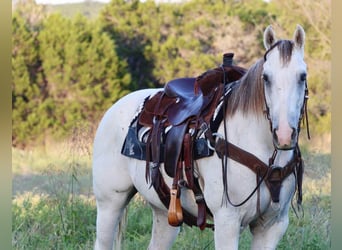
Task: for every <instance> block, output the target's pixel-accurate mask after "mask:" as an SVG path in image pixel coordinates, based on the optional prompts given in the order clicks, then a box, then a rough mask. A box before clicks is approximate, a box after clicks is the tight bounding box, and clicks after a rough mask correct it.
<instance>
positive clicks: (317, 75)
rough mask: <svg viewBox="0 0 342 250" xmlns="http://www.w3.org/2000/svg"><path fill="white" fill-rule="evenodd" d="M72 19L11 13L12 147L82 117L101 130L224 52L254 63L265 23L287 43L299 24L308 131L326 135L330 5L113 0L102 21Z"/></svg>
mask: <svg viewBox="0 0 342 250" xmlns="http://www.w3.org/2000/svg"><path fill="white" fill-rule="evenodd" d="M86 4H87V3H86ZM66 8H68V6H67V7H66ZM58 11H59V12H62V11H61V9H59V10H58ZM95 11H98V8H96V10H95ZM288 13H291V15H289V14H288ZM68 16H69V18H67V17H65V16H63V15H62V14H59V13H53V12H51V10H50V11H49V12H46V10H45V9H44V8H42V7H41V6H37V5H35V4H34V2H33V1H28V4H25V1H21V2H20V4H19V6H18V7H17V8H16V9H15V10H14V13H13V17H12V26H13V51H12V55H13V57H12V66H13V67H12V68H13V70H12V74H13V82H12V86H13V87H12V96H13V145H15V146H25V145H26V144H31V143H34V142H37V143H39V142H42V141H44V140H45V139H46V137H47V136H51V135H52V136H53V138H55V139H63V138H65V137H66V136H67V135H68V134H69V132H70V130H71V129H72V127H73V124H74V123H75V122H77V121H87V122H89V123H92V124H94V126H96V124H97V122H98V121H99V119H100V117H101V115H102V114H103V112H104V111H105V110H106V109H107V108H108V107H109V106H110V105H111V104H112V103H113V102H115V101H116V100H118V99H119V98H120V97H122V96H123V95H125V94H126V93H128V92H130V91H134V90H136V89H141V88H150V87H160V86H163V85H164V84H165V83H166V82H168V81H170V80H171V79H174V78H178V77H193V76H197V75H199V74H201V73H202V72H204V71H206V70H208V69H210V68H214V67H216V66H217V65H218V64H220V63H221V58H222V54H223V53H226V52H234V53H235V60H236V63H237V64H239V65H241V66H244V67H249V66H250V65H251V64H252V63H253V62H254V61H255V60H256V59H257V58H259V57H261V56H262V55H263V54H262V53H263V51H264V49H263V48H262V47H263V44H262V34H263V30H264V28H265V27H266V26H267V25H269V24H272V25H273V26H277V27H275V30H276V31H277V33H278V30H280V32H279V33H278V37H289V38H290V37H291V36H292V32H293V30H294V28H295V24H296V23H300V24H302V25H303V27H304V29H305V31H306V37H307V42H306V61H307V63H308V70H309V74H308V75H309V78H308V79H309V88H310V101H309V113H310V122H311V123H310V125H311V130H312V132H313V133H312V134H318V135H320V134H327V133H330V113H331V110H330V93H331V87H330V57H331V51H330V30H331V20H330V3H329V1H325V2H324V3H321V1H318V0H314V1H308V0H300V1H294V0H291V1H271V2H270V3H266V2H264V1H262V0H260V1H206V0H200V1H186V2H184V3H182V4H170V3H158V4H157V3H155V2H154V1H151V0H150V1H146V2H140V1H138V0H134V1H124V0H113V1H111V2H110V3H109V4H107V5H104V6H103V8H102V9H101V11H100V13H99V14H98V16H97V18H95V17H94V18H92V19H91V20H89V19H87V18H86V17H85V16H84V15H81V14H76V15H70V14H68ZM43 17H44V18H43ZM315 20H319V21H318V22H316V21H315Z"/></svg>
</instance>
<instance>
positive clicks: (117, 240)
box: [114, 207, 128, 250]
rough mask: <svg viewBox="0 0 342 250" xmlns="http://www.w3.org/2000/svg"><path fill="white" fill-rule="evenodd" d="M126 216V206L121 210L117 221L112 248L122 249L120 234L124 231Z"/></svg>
mask: <svg viewBox="0 0 342 250" xmlns="http://www.w3.org/2000/svg"><path fill="white" fill-rule="evenodd" d="M127 218H128V207H126V208H125V209H124V210H123V211H122V215H121V220H120V222H119V225H118V227H117V230H116V234H115V248H114V249H117V250H120V249H123V248H122V247H121V243H122V236H123V233H124V232H125V229H126V225H127Z"/></svg>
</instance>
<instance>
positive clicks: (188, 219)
mask: <svg viewBox="0 0 342 250" xmlns="http://www.w3.org/2000/svg"><path fill="white" fill-rule="evenodd" d="M233 56H234V54H233V53H227V54H224V55H223V64H222V65H221V67H218V68H215V69H211V70H208V71H206V72H205V73H203V74H202V75H200V76H198V77H197V78H179V79H175V80H172V81H170V82H168V83H167V84H166V85H165V87H164V90H162V91H160V92H158V93H156V94H155V95H154V96H152V97H150V98H149V99H148V100H147V101H146V102H145V105H144V107H143V110H142V111H141V113H140V115H139V117H138V123H139V124H140V125H142V126H145V127H149V128H150V133H149V134H148V138H147V142H146V181H147V182H150V183H151V186H153V187H154V188H155V190H156V191H157V193H158V196H159V198H160V199H161V201H162V202H163V204H164V205H165V206H166V207H167V208H168V209H169V210H168V220H169V224H170V225H172V226H179V225H181V224H182V222H183V221H184V222H185V223H186V224H188V225H190V226H193V225H197V226H198V227H200V229H201V230H203V229H204V228H206V227H211V225H208V224H207V223H206V212H209V213H210V211H209V209H208V208H207V206H206V204H205V200H204V197H203V194H202V191H201V188H200V186H199V181H198V177H197V176H196V175H195V174H194V160H195V159H194V151H193V147H194V141H195V140H196V139H197V138H199V136H200V135H201V134H203V133H204V132H205V130H207V129H208V128H209V127H210V120H211V119H212V117H213V115H214V112H215V109H216V107H217V105H218V103H219V101H220V99H221V98H222V96H223V95H224V91H225V84H228V83H231V82H234V81H237V80H239V79H240V78H241V77H242V76H243V75H244V73H245V72H246V70H245V69H244V68H241V67H239V66H235V65H233ZM165 131H167V133H166V132H165ZM162 147H163V148H162ZM161 162H164V168H165V172H166V173H167V174H168V175H169V176H170V177H172V178H173V183H172V187H171V190H170V189H169V187H168V186H167V185H166V183H165V181H164V179H163V177H162V175H161V172H160V168H159V167H160V164H161ZM184 174H185V177H184ZM182 187H185V188H189V189H191V190H192V191H193V192H194V196H195V199H196V203H197V205H198V216H197V217H195V216H193V215H191V214H190V213H189V212H187V211H186V210H185V209H183V208H182V206H181V201H180V192H181V188H182Z"/></svg>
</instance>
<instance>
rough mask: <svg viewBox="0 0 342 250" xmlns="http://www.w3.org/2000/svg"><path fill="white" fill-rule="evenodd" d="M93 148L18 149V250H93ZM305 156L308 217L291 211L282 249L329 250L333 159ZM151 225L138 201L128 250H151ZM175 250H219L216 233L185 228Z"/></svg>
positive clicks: (245, 243) (245, 240)
mask: <svg viewBox="0 0 342 250" xmlns="http://www.w3.org/2000/svg"><path fill="white" fill-rule="evenodd" d="M88 145H89V144H87V143H83V144H82V143H81V144H78V145H76V146H75V145H73V144H71V143H64V144H63V143H62V144H60V145H57V146H56V145H54V146H53V147H52V148H51V149H48V150H45V153H44V150H32V151H22V150H18V149H13V152H12V158H13V160H12V162H13V225H12V231H13V234H12V235H13V236H12V244H13V249H92V248H93V243H94V237H95V220H96V206H95V200H94V197H93V193H92V187H91V155H90V151H91V150H90V148H89V146H88ZM304 151H305V150H304ZM46 152H48V153H46ZM303 157H304V159H305V162H306V168H305V176H304V184H303V192H304V200H303V208H304V217H302V218H299V219H298V218H296V216H295V214H294V212H293V211H292V210H291V211H290V220H291V221H290V226H289V228H288V231H287V233H286V234H285V236H284V238H283V239H282V241H281V242H280V245H279V247H278V249H289V250H290V249H291V250H293V249H310V250H311V249H329V248H330V242H331V241H330V232H331V226H330V225H331V221H330V212H331V202H330V188H331V183H330V176H331V167H330V155H329V154H318V153H315V154H314V153H310V152H306V151H305V152H303ZM151 224H152V213H151V210H150V208H149V206H148V205H147V204H146V203H145V202H144V201H143V200H142V199H141V198H140V197H139V196H137V197H135V198H134V200H133V202H131V203H130V205H129V209H128V223H127V228H126V231H125V234H124V242H123V249H125V250H126V249H127V250H130V249H146V248H147V246H148V243H149V239H150V231H151V230H150V229H151ZM250 240H251V235H250V233H249V231H248V230H245V231H244V232H243V234H242V235H241V239H240V249H249V244H250ZM172 249H177V250H178V249H214V242H213V232H212V231H211V230H205V231H203V232H202V231H200V230H199V229H197V228H189V227H187V226H183V227H182V229H181V233H180V234H179V237H178V238H177V241H176V242H175V244H174V246H173V248H172Z"/></svg>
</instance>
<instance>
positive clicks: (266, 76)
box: [261, 74, 269, 83]
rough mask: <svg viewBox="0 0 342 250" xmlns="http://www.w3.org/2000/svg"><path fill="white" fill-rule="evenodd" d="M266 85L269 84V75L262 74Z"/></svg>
mask: <svg viewBox="0 0 342 250" xmlns="http://www.w3.org/2000/svg"><path fill="white" fill-rule="evenodd" d="M261 78H262V79H263V80H264V82H265V83H268V82H269V79H268V75H266V74H262V77H261Z"/></svg>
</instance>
